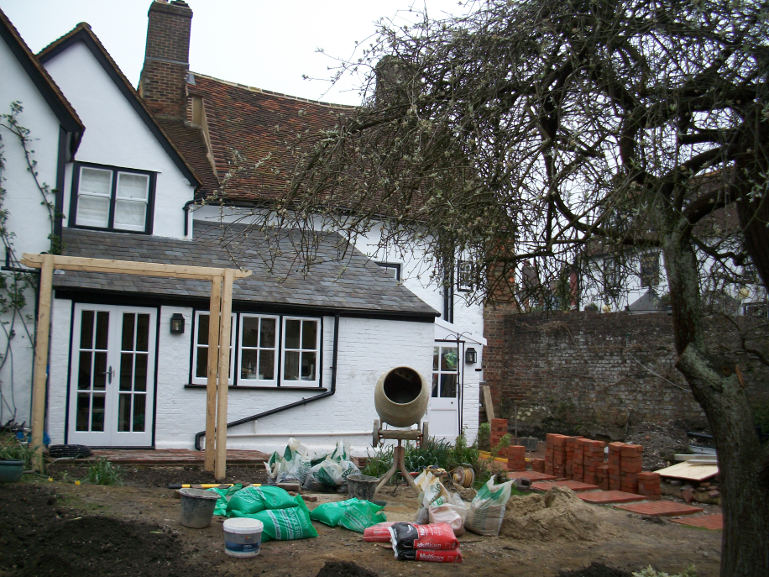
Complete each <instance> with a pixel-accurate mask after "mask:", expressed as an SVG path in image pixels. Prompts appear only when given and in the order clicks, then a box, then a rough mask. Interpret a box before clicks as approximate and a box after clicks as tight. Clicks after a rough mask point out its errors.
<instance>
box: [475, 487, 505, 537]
mask: <svg viewBox="0 0 769 577" xmlns="http://www.w3.org/2000/svg"><path fill="white" fill-rule="evenodd" d="M512 486H513V482H512V481H507V482H506V483H500V484H499V485H497V484H496V483H494V479H489V481H488V483H486V484H485V485H484V486H483V487H481V488H480V490H479V491H478V494H477V495H476V496H475V499H473V502H472V503H470V507H469V509H468V511H467V518H466V519H465V529H467V530H468V531H472V532H473V533H478V534H479V535H499V531H500V529H502V522H503V521H504V520H505V505H506V504H507V500H508V499H509V498H510V494H511V493H512Z"/></svg>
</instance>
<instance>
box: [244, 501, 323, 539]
mask: <svg viewBox="0 0 769 577" xmlns="http://www.w3.org/2000/svg"><path fill="white" fill-rule="evenodd" d="M295 499H296V506H295V507H291V508H290V509H265V510H264V511H259V512H258V513H241V512H240V511H233V512H232V516H233V517H249V518H250V519H259V520H260V521H261V522H262V523H263V524H264V529H263V530H262V542H263V543H265V542H267V541H290V540H292V539H308V538H311V537H317V536H318V532H317V531H316V530H315V527H313V526H312V520H311V519H310V511H309V510H308V509H307V505H305V503H304V499H302V497H301V496H299V495H297V496H296V498H295Z"/></svg>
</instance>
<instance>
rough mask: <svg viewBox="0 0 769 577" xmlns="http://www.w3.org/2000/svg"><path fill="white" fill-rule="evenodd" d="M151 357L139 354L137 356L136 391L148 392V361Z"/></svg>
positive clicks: (135, 371)
mask: <svg viewBox="0 0 769 577" xmlns="http://www.w3.org/2000/svg"><path fill="white" fill-rule="evenodd" d="M148 358H149V355H146V354H142V353H137V354H136V356H135V359H136V360H135V361H134V363H135V365H136V366H135V370H134V391H142V392H143V391H146V390H147V359H148Z"/></svg>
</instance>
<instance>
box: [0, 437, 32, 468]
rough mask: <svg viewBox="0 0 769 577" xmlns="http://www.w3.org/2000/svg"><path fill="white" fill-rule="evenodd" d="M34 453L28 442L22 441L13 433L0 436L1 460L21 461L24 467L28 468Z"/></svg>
mask: <svg viewBox="0 0 769 577" xmlns="http://www.w3.org/2000/svg"><path fill="white" fill-rule="evenodd" d="M34 454H35V451H34V449H33V448H32V447H30V446H29V444H28V443H22V442H21V441H19V440H18V439H17V438H16V437H14V436H13V435H3V437H2V438H0V459H2V460H6V461H23V462H24V468H25V469H30V468H31V467H32V465H31V461H32V457H33V456H34Z"/></svg>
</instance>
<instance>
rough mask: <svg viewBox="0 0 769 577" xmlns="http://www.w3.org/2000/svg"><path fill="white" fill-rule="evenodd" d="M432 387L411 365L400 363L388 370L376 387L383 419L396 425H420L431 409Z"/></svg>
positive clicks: (377, 403)
mask: <svg viewBox="0 0 769 577" xmlns="http://www.w3.org/2000/svg"><path fill="white" fill-rule="evenodd" d="M429 400H430V387H429V386H428V384H427V381H425V379H424V377H423V376H422V375H420V374H419V373H418V372H417V371H415V370H414V369H412V368H410V367H396V368H394V369H390V370H389V371H387V372H386V373H384V374H383V375H382V376H381V377H379V380H378V381H377V383H376V387H375V388H374V406H375V407H376V412H377V413H379V417H380V418H381V419H382V422H383V423H387V424H388V425H392V426H393V427H410V426H411V425H418V424H419V422H420V421H421V420H422V417H423V416H424V414H425V411H426V410H427V402H428V401H429Z"/></svg>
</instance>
